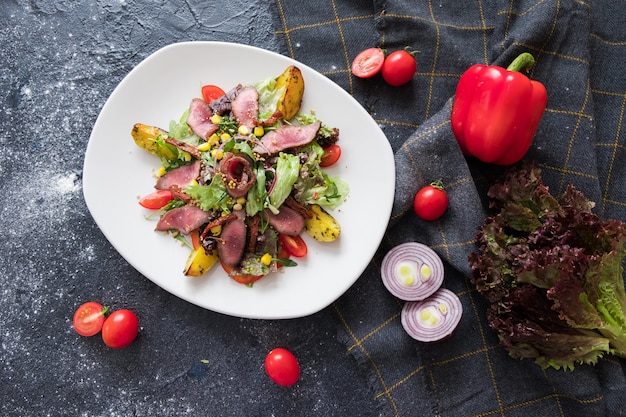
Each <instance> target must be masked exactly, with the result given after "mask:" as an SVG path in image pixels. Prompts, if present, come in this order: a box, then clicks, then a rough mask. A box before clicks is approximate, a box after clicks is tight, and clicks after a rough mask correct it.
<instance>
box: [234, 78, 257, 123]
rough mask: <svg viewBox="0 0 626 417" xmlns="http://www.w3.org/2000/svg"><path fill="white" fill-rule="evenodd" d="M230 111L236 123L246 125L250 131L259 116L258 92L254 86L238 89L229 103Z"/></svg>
mask: <svg viewBox="0 0 626 417" xmlns="http://www.w3.org/2000/svg"><path fill="white" fill-rule="evenodd" d="M231 111H232V112H233V116H235V120H236V121H237V124H238V125H240V126H242V125H243V126H246V127H247V128H248V129H250V131H252V129H254V126H256V125H257V123H258V120H257V119H258V117H259V93H258V92H257V91H256V88H254V87H245V88H243V89H242V90H241V91H239V93H238V94H237V97H235V99H234V100H233V101H232V103H231Z"/></svg>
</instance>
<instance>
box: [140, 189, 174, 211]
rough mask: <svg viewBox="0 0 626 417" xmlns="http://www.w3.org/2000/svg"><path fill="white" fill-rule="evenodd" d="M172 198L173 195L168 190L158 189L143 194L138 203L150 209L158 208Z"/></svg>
mask: <svg viewBox="0 0 626 417" xmlns="http://www.w3.org/2000/svg"><path fill="white" fill-rule="evenodd" d="M173 198H174V196H173V195H172V192H171V191H170V190H158V191H155V192H153V193H150V194H148V195H146V196H143V197H142V198H141V199H140V200H139V205H141V206H142V207H143V208H147V209H150V210H158V209H161V208H163V207H164V206H165V205H166V204H167V203H169V202H170V201H172V199H173Z"/></svg>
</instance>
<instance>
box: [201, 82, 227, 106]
mask: <svg viewBox="0 0 626 417" xmlns="http://www.w3.org/2000/svg"><path fill="white" fill-rule="evenodd" d="M224 94H225V93H224V90H222V89H221V88H219V87H218V86H216V85H212V84H207V85H204V86H202V99H203V100H204V101H205V102H207V103H210V102H212V101H214V100H216V99H218V98H220V97H222V96H223V95H224Z"/></svg>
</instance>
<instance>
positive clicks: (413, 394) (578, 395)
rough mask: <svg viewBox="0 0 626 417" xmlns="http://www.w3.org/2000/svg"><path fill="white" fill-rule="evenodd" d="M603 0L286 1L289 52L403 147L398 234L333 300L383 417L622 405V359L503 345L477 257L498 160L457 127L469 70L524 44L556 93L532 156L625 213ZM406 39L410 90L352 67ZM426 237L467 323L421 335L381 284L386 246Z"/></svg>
mask: <svg viewBox="0 0 626 417" xmlns="http://www.w3.org/2000/svg"><path fill="white" fill-rule="evenodd" d="M621 4H622V3H621V2H611V1H609V0H603V1H597V0H589V1H571V0H521V1H520V0H511V1H507V2H495V1H482V0H480V1H476V2H465V1H458V0H441V1H438V2H432V1H417V0H413V1H409V0H395V1H373V2H365V1H361V2H354V1H349V0H316V1H315V2H312V3H310V5H308V6H307V2H306V1H305V0H276V4H275V7H274V12H275V16H274V20H275V28H276V35H277V37H278V40H279V42H280V43H279V45H280V46H279V48H280V52H281V53H284V54H286V55H289V56H291V57H293V58H295V59H297V60H299V61H301V62H303V63H306V64H308V65H310V66H311V67H313V68H315V69H317V70H318V71H320V72H321V73H322V74H325V75H326V76H327V77H329V78H330V79H332V80H333V81H335V82H336V83H337V84H339V85H340V86H342V87H343V88H344V89H346V90H347V91H348V92H349V93H350V94H352V95H353V96H354V97H355V98H356V99H357V100H358V101H359V102H360V103H361V104H362V105H363V106H364V107H365V108H366V109H367V110H368V111H369V112H370V114H371V115H372V117H373V118H374V119H375V120H376V121H377V122H378V123H379V124H380V126H381V127H382V129H383V130H384V132H385V134H386V135H387V137H388V139H389V141H390V142H391V145H392V147H393V149H394V151H395V155H396V170H397V183H396V198H395V202H394V209H393V214H392V219H391V222H390V226H389V229H388V232H387V234H386V236H385V238H384V240H383V242H382V244H381V247H380V249H379V251H378V254H377V255H376V256H375V258H374V259H373V260H372V262H371V264H370V266H369V268H368V269H367V270H366V271H365V273H364V274H363V276H362V277H361V278H360V279H359V280H358V282H357V283H356V284H355V285H354V286H353V287H352V288H351V289H350V290H349V291H348V292H347V293H346V294H345V295H344V296H343V297H342V298H341V299H340V300H338V301H337V302H336V303H335V304H334V306H333V307H334V310H335V311H336V314H337V316H338V317H339V322H340V331H339V337H340V339H341V340H342V341H343V342H345V345H346V348H347V350H348V351H349V352H351V353H352V354H353V355H354V357H355V358H356V359H357V360H358V361H359V362H360V363H361V364H362V365H363V369H364V373H365V374H366V376H367V378H368V379H369V382H370V384H371V387H372V390H373V395H374V396H375V397H376V398H377V399H378V402H379V404H380V412H381V415H385V416H416V415H421V416H426V415H435V416H439V415H441V416H491V415H500V416H505V415H506V416H529V415H542V416H585V417H589V416H604V415H610V416H618V415H626V407H625V406H626V378H625V375H624V368H623V366H624V361H623V360H621V359H619V358H616V357H606V358H605V359H602V360H600V362H599V363H598V364H597V365H596V366H578V367H577V368H576V369H575V370H574V371H572V372H567V371H556V370H553V369H548V370H542V369H541V368H540V367H539V366H537V365H535V364H534V363H533V362H532V361H531V360H517V359H512V358H511V357H509V356H508V354H507V353H506V351H505V350H504V349H503V348H502V347H500V346H499V345H498V340H497V337H496V335H495V333H494V332H493V331H492V330H491V329H490V328H489V327H488V325H487V323H486V320H485V312H486V308H487V305H486V302H485V300H484V299H483V298H482V297H481V296H480V295H479V294H478V293H477V292H476V290H475V288H474V287H473V285H472V284H471V282H470V279H469V267H468V263H467V256H468V254H469V253H470V252H472V251H474V250H475V246H474V242H473V239H474V236H475V233H476V230H477V228H478V227H479V225H480V224H482V222H483V221H484V218H485V216H486V215H487V213H488V212H487V209H486V207H487V205H486V201H485V195H486V190H487V188H488V187H489V185H490V184H491V183H492V182H493V180H494V178H495V177H496V176H497V175H499V174H500V173H501V171H502V168H499V167H494V166H487V165H486V164H481V163H477V162H475V161H467V160H466V159H465V158H463V156H462V155H461V153H460V151H459V148H458V146H457V145H456V141H455V139H454V136H453V134H452V130H451V127H450V120H449V119H450V109H451V102H452V97H453V95H454V91H455V87H456V84H457V82H458V80H459V77H460V76H461V74H462V73H463V71H464V70H465V69H467V68H468V67H469V66H471V65H472V64H475V63H483V64H496V65H501V66H504V67H506V66H507V65H508V64H509V63H510V62H511V61H512V60H513V58H514V57H516V56H517V55H519V54H520V53H521V52H530V53H532V54H533V55H534V57H535V59H536V65H535V66H534V68H533V69H532V71H531V73H530V77H531V78H533V79H536V80H538V81H541V82H542V83H544V85H546V88H547V90H548V96H549V99H548V105H547V109H546V113H545V115H544V117H543V119H542V122H541V125H540V127H539V129H538V131H537V134H536V138H535V141H534V144H533V146H532V148H531V150H530V152H529V153H528V155H527V158H528V159H533V160H536V161H538V163H539V165H540V167H541V168H542V172H543V179H544V182H545V183H546V184H547V185H549V186H550V189H551V191H552V192H553V194H555V195H558V194H560V193H561V192H562V191H563V190H564V189H565V187H566V185H567V184H569V183H571V184H574V185H575V186H576V188H578V189H579V190H581V191H583V192H584V193H585V195H586V196H587V197H588V198H589V199H591V200H593V201H595V202H596V212H597V213H598V214H599V215H600V216H601V217H602V218H605V219H608V218H617V219H621V220H626V193H625V191H624V188H623V183H624V179H626V173H625V168H624V164H623V162H620V161H621V160H623V157H624V152H625V145H626V143H625V142H626V134H625V133H624V131H623V129H622V120H623V117H624V109H625V108H626V106H625V105H626V72H624V71H623V70H622V66H623V62H624V60H626V25H625V24H624V23H625V20H624V10H623V6H622V5H621ZM372 46H379V47H382V48H385V49H386V50H387V51H389V52H390V51H393V50H396V49H402V48H404V47H405V46H410V47H412V48H414V49H417V50H419V51H420V53H419V54H418V55H417V57H416V59H417V64H418V72H417V75H416V76H415V77H414V79H413V80H412V81H411V82H410V83H409V84H407V85H405V86H403V87H390V86H388V85H386V84H385V83H384V82H383V81H382V79H381V78H380V77H379V76H378V77H376V78H374V79H368V80H362V79H358V78H355V77H353V76H352V75H351V73H350V64H351V62H352V60H353V59H354V57H355V56H356V54H357V53H358V52H360V51H361V50H363V49H365V48H368V47H372ZM438 179H441V180H442V181H443V183H444V184H445V186H446V190H447V192H448V194H449V196H450V207H449V209H448V211H447V213H446V214H445V215H444V217H443V218H441V219H440V220H438V221H435V222H430V223H427V222H423V221H421V220H419V219H417V217H416V216H415V215H414V214H413V213H412V199H413V196H414V195H415V193H416V191H417V190H418V189H419V188H421V187H422V186H424V185H427V184H429V183H430V182H432V181H434V180H438ZM406 241H418V242H422V243H425V244H427V245H430V246H431V247H432V248H434V249H435V250H436V251H437V252H438V253H439V255H440V256H441V257H442V258H443V259H444V263H445V267H446V278H445V281H444V286H445V287H447V288H449V289H451V290H453V291H454V292H456V293H457V294H458V295H459V297H460V298H461V300H462V303H463V308H464V315H463V318H462V321H461V324H460V325H459V328H458V329H457V330H456V332H455V333H454V334H453V336H452V337H451V338H449V339H447V340H445V341H442V342H438V343H433V344H424V343H419V342H416V341H413V340H412V339H410V338H409V337H408V336H407V335H406V334H405V332H404V331H403V329H402V326H401V323H400V311H401V307H402V303H401V302H400V301H399V300H397V299H395V298H394V297H393V296H391V295H390V294H389V293H388V292H387V291H386V290H385V288H384V287H383V285H382V283H381V280H380V273H379V268H380V263H381V259H382V256H383V255H384V254H385V253H386V252H387V251H388V250H389V249H390V248H391V247H393V246H395V245H397V244H399V243H402V242H406Z"/></svg>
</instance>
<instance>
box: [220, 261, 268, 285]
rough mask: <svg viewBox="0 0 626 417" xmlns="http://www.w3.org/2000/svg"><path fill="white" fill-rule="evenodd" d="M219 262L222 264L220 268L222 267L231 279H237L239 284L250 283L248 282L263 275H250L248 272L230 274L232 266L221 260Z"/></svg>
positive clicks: (252, 281) (256, 279)
mask: <svg viewBox="0 0 626 417" xmlns="http://www.w3.org/2000/svg"><path fill="white" fill-rule="evenodd" d="M220 264H221V265H222V269H224V272H226V273H227V274H228V276H229V277H230V278H231V279H233V280H235V281H237V282H238V283H240V284H244V285H250V284H253V283H255V282H257V281H258V280H260V279H261V278H263V277H264V276H265V275H250V274H240V275H231V273H232V271H233V267H232V266H228V265H226V264H224V263H223V262H220Z"/></svg>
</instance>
